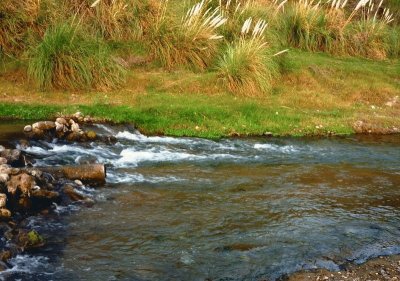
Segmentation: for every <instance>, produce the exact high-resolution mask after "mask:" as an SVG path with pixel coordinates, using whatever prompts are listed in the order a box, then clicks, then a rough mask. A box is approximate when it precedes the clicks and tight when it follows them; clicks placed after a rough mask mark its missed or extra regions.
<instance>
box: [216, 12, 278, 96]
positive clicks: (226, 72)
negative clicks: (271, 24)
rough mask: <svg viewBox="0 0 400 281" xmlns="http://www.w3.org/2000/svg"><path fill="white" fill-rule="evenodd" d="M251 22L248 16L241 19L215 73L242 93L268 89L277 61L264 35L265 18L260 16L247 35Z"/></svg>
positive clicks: (228, 86) (255, 92) (275, 70)
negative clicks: (239, 33) (238, 30)
mask: <svg viewBox="0 0 400 281" xmlns="http://www.w3.org/2000/svg"><path fill="white" fill-rule="evenodd" d="M251 23H252V20H251V19H248V20H247V21H246V22H245V23H244V25H243V28H242V36H241V38H239V39H238V40H235V41H234V42H232V43H230V44H228V47H227V49H226V51H225V53H224V54H223V56H222V57H221V58H220V60H219V62H218V66H217V72H218V76H219V78H220V79H222V81H223V82H224V84H225V85H226V86H227V88H228V89H229V90H230V91H232V92H236V93H240V94H244V95H257V94H259V93H265V92H267V91H268V90H269V89H270V87H271V81H272V78H273V77H274V75H275V74H276V73H277V65H276V63H275V61H274V59H273V56H272V54H271V52H270V49H269V47H268V44H267V42H265V40H264V36H263V33H264V30H265V28H266V23H265V21H262V20H259V21H258V22H257V23H256V24H255V26H254V27H253V31H252V33H251V35H250V36H247V34H248V33H249V31H250V26H251Z"/></svg>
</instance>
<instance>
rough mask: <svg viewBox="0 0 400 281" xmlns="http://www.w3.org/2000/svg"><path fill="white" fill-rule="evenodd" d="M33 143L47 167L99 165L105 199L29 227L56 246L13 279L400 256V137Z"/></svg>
mask: <svg viewBox="0 0 400 281" xmlns="http://www.w3.org/2000/svg"><path fill="white" fill-rule="evenodd" d="M96 129H97V130H98V131H103V132H104V133H111V134H113V135H115V136H116V137H117V139H118V142H117V143H116V144H114V145H106V144H99V143H92V144H85V145H79V144H72V145H71V144H63V143H55V142H53V143H46V142H37V143H33V145H32V147H29V148H27V149H26V151H27V152H29V153H32V154H34V155H35V157H37V158H38V161H37V164H36V165H38V166H43V165H62V164H78V163H93V162H100V163H106V164H107V165H108V171H107V172H108V178H107V184H106V186H105V187H104V188H101V189H93V188H90V187H86V188H84V189H83V190H82V192H83V193H85V194H86V195H88V196H90V197H92V198H93V199H94V200H95V201H96V204H95V205H94V206H92V207H86V206H82V205H79V204H76V205H71V206H57V207H56V208H55V210H54V211H53V212H51V213H50V214H48V215H43V216H38V217H35V218H31V219H30V220H28V222H27V224H31V226H32V227H34V228H36V229H38V230H39V231H41V232H42V233H44V235H45V237H46V240H47V246H46V247H45V248H44V249H43V250H40V251H38V252H35V253H29V254H25V255H21V256H18V257H17V258H14V259H13V260H12V263H13V265H14V267H13V268H12V269H10V270H8V271H6V272H5V273H3V274H2V275H0V278H3V279H6V280H16V279H20V280H276V279H278V278H282V277H283V276H285V274H290V273H292V272H295V271H298V270H302V269H313V268H327V269H330V270H340V269H341V268H343V266H345V264H346V263H348V262H354V263H362V262H364V261H366V260H367V259H369V258H372V257H376V256H378V255H388V254H396V253H400V188H399V187H400V138H399V137H398V136H391V137H390V136H386V137H366V136H364V137H358V136H352V137H345V138H322V139H320V138H302V139H295V138H250V139H225V140H220V141H211V140H205V139H196V138H171V137H146V136H144V135H141V134H140V133H139V132H137V131H134V130H132V129H130V130H128V129H127V128H123V127H120V128H117V127H114V128H111V127H105V126H97V128H96Z"/></svg>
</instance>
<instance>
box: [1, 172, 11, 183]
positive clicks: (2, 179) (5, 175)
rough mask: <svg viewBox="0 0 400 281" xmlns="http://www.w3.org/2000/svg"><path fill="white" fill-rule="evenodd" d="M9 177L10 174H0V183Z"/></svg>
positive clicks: (6, 180)
mask: <svg viewBox="0 0 400 281" xmlns="http://www.w3.org/2000/svg"><path fill="white" fill-rule="evenodd" d="M9 179H10V176H9V175H8V174H4V173H3V174H0V183H6V182H8V180H9Z"/></svg>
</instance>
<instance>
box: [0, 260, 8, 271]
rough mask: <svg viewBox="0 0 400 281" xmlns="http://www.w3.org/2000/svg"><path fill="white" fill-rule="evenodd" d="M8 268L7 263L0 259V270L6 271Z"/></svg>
mask: <svg viewBox="0 0 400 281" xmlns="http://www.w3.org/2000/svg"><path fill="white" fill-rule="evenodd" d="M7 269H8V267H7V265H6V264H5V263H4V262H2V261H0V272H3V271H6V270H7Z"/></svg>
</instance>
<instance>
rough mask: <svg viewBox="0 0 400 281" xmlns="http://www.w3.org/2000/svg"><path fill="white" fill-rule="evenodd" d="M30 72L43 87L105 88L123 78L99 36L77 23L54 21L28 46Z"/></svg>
mask: <svg viewBox="0 0 400 281" xmlns="http://www.w3.org/2000/svg"><path fill="white" fill-rule="evenodd" d="M28 74H29V76H30V77H31V78H32V79H33V80H34V81H35V82H36V83H37V84H38V86H39V87H40V88H42V89H50V88H55V89H99V90H107V89H110V88H115V87H117V86H119V85H120V84H121V83H122V82H123V81H124V74H125V73H124V70H123V68H122V67H121V66H120V65H118V64H117V63H116V62H115V61H114V60H113V58H112V57H111V55H110V53H109V51H108V49H107V47H106V46H105V45H104V44H103V42H102V41H101V40H95V39H91V38H90V36H88V35H87V34H84V33H83V31H81V30H80V29H79V28H78V26H77V25H76V24H67V23H64V24H57V25H55V26H53V27H50V28H49V29H48V30H47V31H46V33H45V34H44V37H43V40H42V41H41V42H40V43H39V45H38V46H37V47H35V48H32V50H30V55H29V65H28Z"/></svg>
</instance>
